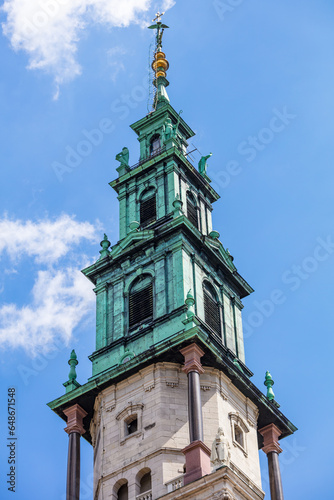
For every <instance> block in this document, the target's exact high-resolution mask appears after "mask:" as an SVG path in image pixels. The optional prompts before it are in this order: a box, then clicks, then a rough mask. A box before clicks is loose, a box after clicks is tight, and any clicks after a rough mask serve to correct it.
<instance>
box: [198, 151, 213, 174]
mask: <svg viewBox="0 0 334 500" xmlns="http://www.w3.org/2000/svg"><path fill="white" fill-rule="evenodd" d="M210 156H212V153H210V154H209V155H207V156H202V158H201V159H200V161H199V162H198V171H199V173H200V174H201V175H204V174H205V175H206V169H207V168H208V165H207V163H206V160H208V159H209V158H210Z"/></svg>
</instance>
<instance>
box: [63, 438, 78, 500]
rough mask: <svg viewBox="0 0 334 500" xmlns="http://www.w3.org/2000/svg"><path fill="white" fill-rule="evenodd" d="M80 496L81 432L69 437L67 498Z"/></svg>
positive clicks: (74, 499) (75, 498)
mask: <svg viewBox="0 0 334 500" xmlns="http://www.w3.org/2000/svg"><path fill="white" fill-rule="evenodd" d="M79 496H80V434H79V433H78V432H71V434H70V435H69V437H68V459H67V485H66V500H79Z"/></svg>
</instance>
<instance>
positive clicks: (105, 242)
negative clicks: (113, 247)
mask: <svg viewBox="0 0 334 500" xmlns="http://www.w3.org/2000/svg"><path fill="white" fill-rule="evenodd" d="M100 245H101V247H102V250H100V254H101V257H100V258H101V259H103V257H107V256H108V255H110V250H109V247H110V241H109V240H108V236H107V235H106V233H104V236H103V240H102V241H101V243H100Z"/></svg>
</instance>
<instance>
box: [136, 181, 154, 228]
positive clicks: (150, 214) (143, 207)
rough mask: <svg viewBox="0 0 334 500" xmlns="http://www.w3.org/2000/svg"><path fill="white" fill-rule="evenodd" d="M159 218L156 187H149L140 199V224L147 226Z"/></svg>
mask: <svg viewBox="0 0 334 500" xmlns="http://www.w3.org/2000/svg"><path fill="white" fill-rule="evenodd" d="M156 218H157V203H156V195H155V189H154V188H150V189H147V190H146V191H145V192H144V193H143V195H142V196H141V199H140V224H141V226H147V225H148V224H151V222H154V221H155V220H156Z"/></svg>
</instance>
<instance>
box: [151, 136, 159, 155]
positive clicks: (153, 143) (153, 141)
mask: <svg viewBox="0 0 334 500" xmlns="http://www.w3.org/2000/svg"><path fill="white" fill-rule="evenodd" d="M160 148H161V140H160V135H159V134H155V135H154V136H153V137H152V139H151V142H150V155H155V154H156V153H157V152H158V151H159V149H160Z"/></svg>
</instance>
